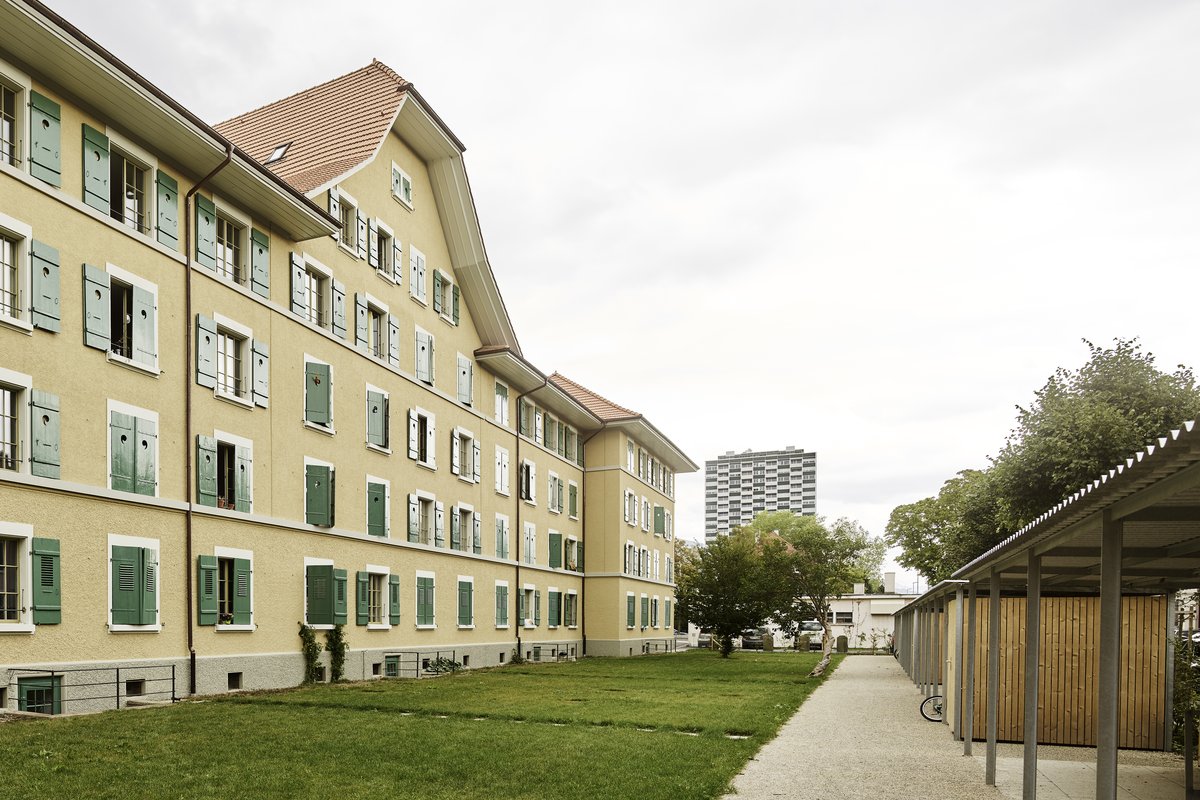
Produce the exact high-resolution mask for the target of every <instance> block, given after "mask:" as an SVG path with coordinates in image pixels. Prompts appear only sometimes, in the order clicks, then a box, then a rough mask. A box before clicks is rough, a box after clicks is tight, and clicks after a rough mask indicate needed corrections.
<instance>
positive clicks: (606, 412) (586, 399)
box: [550, 372, 642, 422]
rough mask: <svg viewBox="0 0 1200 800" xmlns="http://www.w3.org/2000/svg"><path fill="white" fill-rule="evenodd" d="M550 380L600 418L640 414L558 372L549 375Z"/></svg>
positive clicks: (636, 415) (606, 419)
mask: <svg viewBox="0 0 1200 800" xmlns="http://www.w3.org/2000/svg"><path fill="white" fill-rule="evenodd" d="M550 382H551V383H553V384H554V385H555V386H557V387H558V388H559V389H562V390H563V391H564V392H566V393H567V394H568V395H570V396H571V398H572V399H574V400H575V402H577V403H579V404H580V405H581V406H583V407H584V408H586V409H587V410H588V411H590V412H592V413H593V414H595V415H596V416H597V417H599V418H600V419H601V420H603V421H605V422H608V421H610V420H618V419H637V418H638V417H641V416H642V415H641V414H639V413H638V412H636V411H632V410H630V409H628V408H625V406H619V405H617V404H616V403H614V402H613V401H612V400H609V399H608V398H607V397H602V396H600V395H598V394H596V393H595V392H593V391H592V390H591V389H585V388H584V387H582V386H580V385H579V384H578V383H576V382H575V381H573V380H571V379H570V378H567V377H565V376H563V375H560V374H559V373H557V372H556V373H554V374H553V375H551V376H550Z"/></svg>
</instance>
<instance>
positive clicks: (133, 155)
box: [104, 125, 249, 306]
mask: <svg viewBox="0 0 1200 800" xmlns="http://www.w3.org/2000/svg"><path fill="white" fill-rule="evenodd" d="M104 135H105V136H107V137H108V158H109V162H110V163H111V161H112V157H113V149H114V148H115V149H116V150H119V151H121V154H122V155H123V156H124V157H126V158H127V159H128V160H130V161H133V162H135V163H137V164H139V165H140V166H141V167H142V168H143V169H144V170H145V171H146V186H145V187H144V188H143V191H144V195H145V198H146V209H145V212H144V218H145V222H146V230H145V231H142V230H138V229H136V228H130V227H129V226H128V225H126V224H125V223H124V222H123V221H122V220H116V219H113V222H115V223H116V224H117V225H119V226H121V228H123V229H124V230H126V231H127V232H129V233H133V234H136V235H137V236H140V237H141V238H143V239H145V240H147V241H152V237H153V234H154V231H155V227H156V226H155V220H156V219H157V215H156V213H155V212H156V211H157V207H158V191H157V188H156V186H155V176H156V175H157V174H158V157H157V156H155V155H154V154H153V153H151V152H150V151H149V150H145V149H143V148H142V147H140V146H138V145H136V144H134V143H133V142H131V141H130V140H129V139H127V138H125V136H124V135H123V134H122V133H121V132H120V131H116V130H113V129H112V127H110V126H108V125H106V126H105V129H104ZM109 192H110V198H109V204H110V207H111V203H112V199H111V192H112V187H111V186H110V187H109ZM109 219H112V217H111V216H110V217H109ZM246 230H247V236H248V235H249V228H248V227H247V229H246ZM243 252H245V248H243ZM155 305H156V306H157V305H158V303H157V299H156V302H155Z"/></svg>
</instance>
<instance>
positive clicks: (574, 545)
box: [563, 539, 579, 572]
mask: <svg viewBox="0 0 1200 800" xmlns="http://www.w3.org/2000/svg"><path fill="white" fill-rule="evenodd" d="M563 557H564V560H565V562H566V564H565V566H566V568H567V569H569V570H571V571H572V572H578V571H579V541H578V540H576V539H567V541H566V542H565V543H564V544H563Z"/></svg>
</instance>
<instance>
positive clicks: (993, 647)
mask: <svg viewBox="0 0 1200 800" xmlns="http://www.w3.org/2000/svg"><path fill="white" fill-rule="evenodd" d="M990 582H991V586H990V587H989V591H988V671H987V759H986V761H985V762H984V770H983V782H984V783H986V784H987V785H988V786H995V785H996V729H997V725H998V720H997V715H998V712H999V710H1000V571H999V570H998V569H996V568H995V567H993V568H992V574H991V577H990Z"/></svg>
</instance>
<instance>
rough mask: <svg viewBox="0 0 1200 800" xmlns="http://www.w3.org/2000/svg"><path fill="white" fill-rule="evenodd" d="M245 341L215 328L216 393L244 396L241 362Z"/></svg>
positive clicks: (244, 385)
mask: <svg viewBox="0 0 1200 800" xmlns="http://www.w3.org/2000/svg"><path fill="white" fill-rule="evenodd" d="M245 345H246V340H245V339H244V338H242V337H240V336H238V335H237V334H235V333H232V332H230V331H227V330H223V329H222V328H220V327H218V328H217V392H218V393H219V394H226V395H229V396H230V397H245V396H246V381H245V380H244V376H243V369H242V362H243V351H244V349H245Z"/></svg>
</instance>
